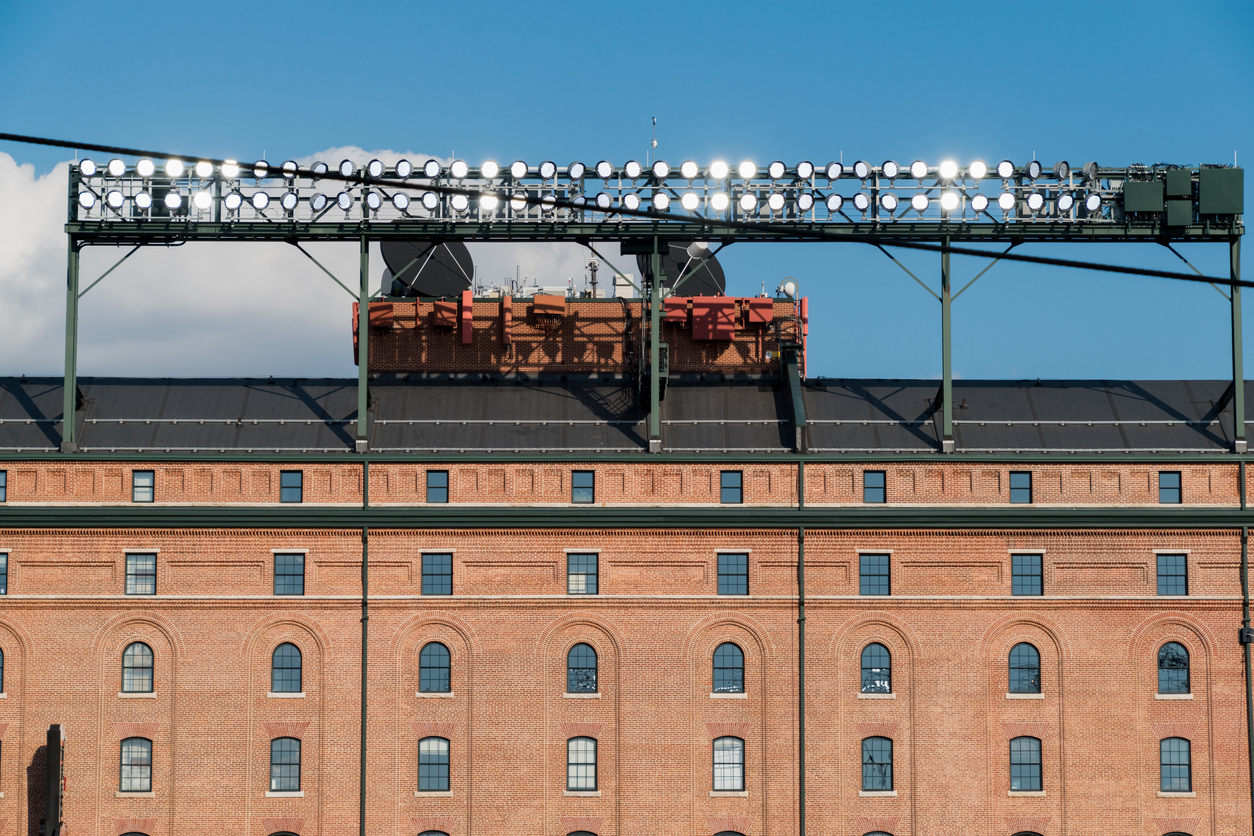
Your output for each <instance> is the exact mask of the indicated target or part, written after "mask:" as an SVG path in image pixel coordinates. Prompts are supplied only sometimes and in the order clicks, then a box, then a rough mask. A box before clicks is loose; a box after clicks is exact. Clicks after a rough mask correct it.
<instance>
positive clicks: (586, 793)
mask: <svg viewBox="0 0 1254 836" xmlns="http://www.w3.org/2000/svg"><path fill="white" fill-rule="evenodd" d="M562 795H564V796H566V797H567V798H600V797H601V791H600V790H562Z"/></svg>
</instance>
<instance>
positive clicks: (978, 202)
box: [971, 194, 988, 212]
mask: <svg viewBox="0 0 1254 836" xmlns="http://www.w3.org/2000/svg"><path fill="white" fill-rule="evenodd" d="M971 208H972V209H974V210H975V211H976V212H983V211H984V210H985V209H987V208H988V195H982V194H977V195H976V196H975V197H973V198H971Z"/></svg>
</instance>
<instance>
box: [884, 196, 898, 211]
mask: <svg viewBox="0 0 1254 836" xmlns="http://www.w3.org/2000/svg"><path fill="white" fill-rule="evenodd" d="M880 208H881V209H887V210H888V211H889V212H896V211H897V195H895V194H893V193H892V192H889V193H888V194H882V195H880Z"/></svg>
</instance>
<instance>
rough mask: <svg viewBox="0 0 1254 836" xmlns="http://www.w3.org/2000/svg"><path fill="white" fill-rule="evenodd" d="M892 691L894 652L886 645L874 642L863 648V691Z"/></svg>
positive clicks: (885, 692) (882, 692)
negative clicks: (889, 650) (891, 652)
mask: <svg viewBox="0 0 1254 836" xmlns="http://www.w3.org/2000/svg"><path fill="white" fill-rule="evenodd" d="M892 692H893V657H892V654H890V653H889V652H888V648H887V647H885V646H884V645H882V644H880V643H878V642H872V643H871V644H868V645H867V646H866V647H865V648H864V649H863V650H862V693H864V694H891V693H892Z"/></svg>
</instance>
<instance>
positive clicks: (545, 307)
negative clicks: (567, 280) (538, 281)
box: [531, 293, 566, 316]
mask: <svg viewBox="0 0 1254 836" xmlns="http://www.w3.org/2000/svg"><path fill="white" fill-rule="evenodd" d="M531 309H532V310H533V311H534V312H535V313H536V314H537V315H539V316H565V315H566V297H565V296H550V295H548V294H545V293H537V294H536V295H535V296H533V297H532V299H531Z"/></svg>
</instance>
